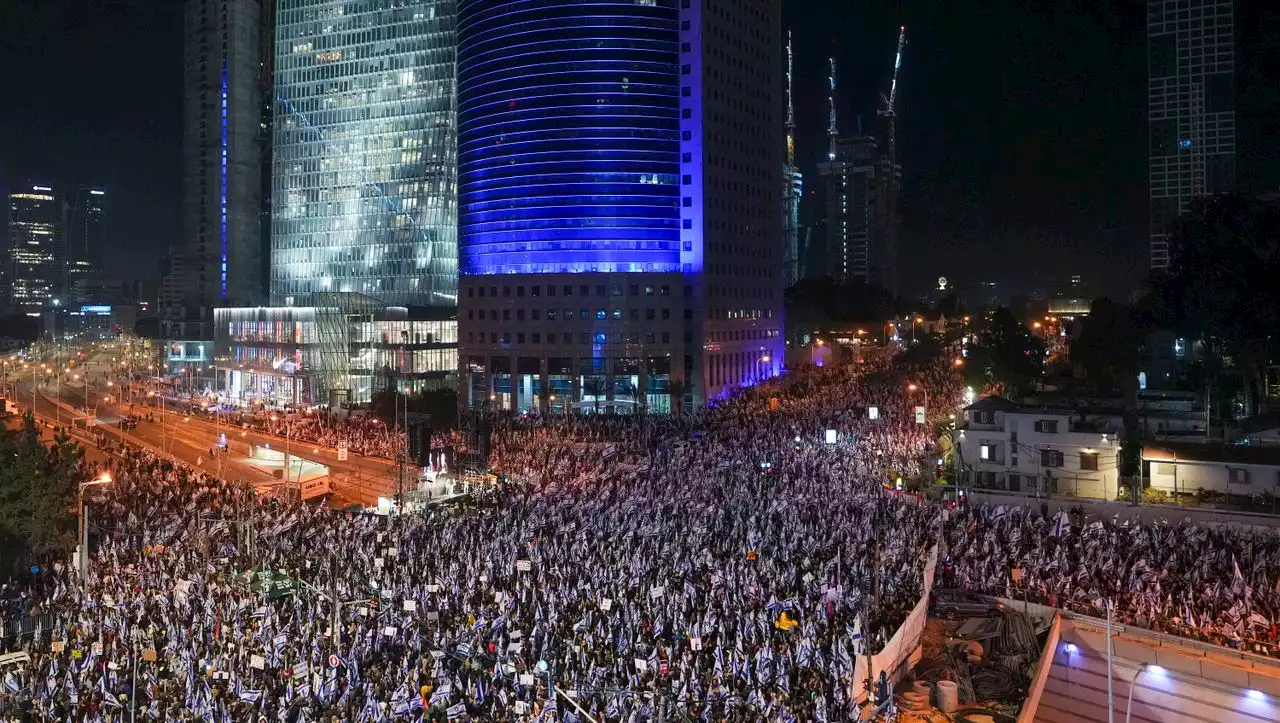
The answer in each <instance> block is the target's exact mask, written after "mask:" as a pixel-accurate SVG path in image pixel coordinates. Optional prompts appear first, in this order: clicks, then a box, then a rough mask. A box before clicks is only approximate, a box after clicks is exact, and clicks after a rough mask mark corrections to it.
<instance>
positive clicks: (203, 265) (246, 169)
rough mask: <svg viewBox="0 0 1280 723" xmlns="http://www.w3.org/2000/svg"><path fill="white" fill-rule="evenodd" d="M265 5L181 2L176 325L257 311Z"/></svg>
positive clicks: (257, 0) (256, 1)
mask: <svg viewBox="0 0 1280 723" xmlns="http://www.w3.org/2000/svg"><path fill="white" fill-rule="evenodd" d="M261 34H262V0H187V2H186V8H185V44H184V66H183V81H184V83H183V87H184V96H183V139H182V141H183V205H182V224H183V225H182V238H181V243H180V246H181V253H183V254H185V255H186V256H187V257H188V262H187V263H185V264H183V269H184V271H185V273H186V274H187V276H186V278H183V279H181V280H180V283H176V284H174V285H175V286H177V287H178V288H181V289H183V291H184V299H183V306H184V307H185V308H184V309H182V310H171V311H170V313H169V316H170V317H171V318H174V319H179V318H182V319H188V320H189V319H192V318H199V319H201V320H212V309H213V307H215V306H224V305H228V304H257V303H261V302H262V300H263V298H264V293H263V292H264V284H263V280H262V236H261V232H260V221H259V212H260V210H261V207H262V178H261V163H262V161H261V156H262V144H261V141H260V132H261V124H262V96H261V92H262V85H261V73H262V62H261V61H262V58H261V47H262V45H261V43H262V38H261Z"/></svg>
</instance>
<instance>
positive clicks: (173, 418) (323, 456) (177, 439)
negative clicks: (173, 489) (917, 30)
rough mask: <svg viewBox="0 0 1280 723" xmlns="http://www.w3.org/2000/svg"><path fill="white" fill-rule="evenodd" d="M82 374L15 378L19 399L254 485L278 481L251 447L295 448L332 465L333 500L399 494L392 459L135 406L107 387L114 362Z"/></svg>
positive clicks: (367, 500)
mask: <svg viewBox="0 0 1280 723" xmlns="http://www.w3.org/2000/svg"><path fill="white" fill-rule="evenodd" d="M78 374H79V376H80V379H79V380H78V381H77V380H66V379H65V378H64V381H63V383H62V385H61V388H60V389H58V387H57V385H55V384H53V383H52V382H49V381H47V380H46V381H44V382H37V381H36V380H35V379H34V378H33V376H32V375H31V374H27V375H25V376H19V377H17V381H16V386H17V392H18V394H17V395H16V400H17V401H18V402H19V403H20V404H23V405H24V406H28V407H29V406H31V404H32V401H33V399H34V403H35V410H36V415H37V416H38V417H41V418H44V419H48V420H50V421H53V420H60V421H61V423H62V425H64V426H72V425H73V424H75V426H77V427H80V426H81V425H83V424H84V422H80V423H79V424H76V423H74V422H73V421H72V420H73V419H74V418H75V417H79V418H81V419H82V420H85V421H87V418H88V417H89V416H90V414H92V415H93V417H94V418H95V419H96V422H97V425H96V429H97V430H100V431H101V432H103V433H104V434H106V435H107V436H108V438H109V439H112V440H119V439H123V440H124V441H126V442H128V443H131V444H133V445H135V446H142V447H146V448H150V449H152V450H155V451H162V452H164V453H167V454H171V455H172V456H173V457H175V458H176V459H178V460H180V461H182V462H184V463H186V464H189V465H192V466H198V467H200V468H201V469H203V470H205V471H206V472H207V473H210V474H215V475H217V476H219V477H222V478H224V479H228V480H241V481H245V482H249V483H251V484H255V485H263V484H271V483H278V480H274V478H272V476H271V475H270V473H268V472H266V471H264V470H261V469H259V468H257V467H253V466H251V465H249V464H247V463H245V461H244V460H245V459H246V458H247V457H248V456H249V453H250V451H251V448H252V447H254V446H268V447H270V448H271V449H274V450H278V451H284V450H285V449H288V452H289V454H290V455H291V456H293V457H298V458H301V459H306V460H308V461H311V462H315V463H318V464H322V465H325V466H326V467H328V468H329V471H330V482H331V487H332V489H333V495H332V496H333V497H334V499H333V500H332V502H333V503H334V504H337V505H344V504H351V503H358V504H361V505H373V504H376V502H377V498H378V497H379V496H383V497H389V496H394V495H395V492H396V488H397V484H396V466H395V464H394V463H393V462H391V461H389V460H384V459H378V458H373V457H361V456H359V455H355V454H351V455H349V457H348V459H347V460H345V461H339V460H338V451H337V450H336V449H329V448H324V447H314V446H310V445H306V444H300V443H297V442H294V441H291V440H286V439H284V438H282V437H276V436H274V435H269V434H263V433H260V432H256V431H253V430H249V429H243V428H240V427H228V426H227V425H225V424H219V423H216V422H215V421H213V420H212V419H208V418H205V417H203V416H199V415H196V416H189V415H186V414H184V413H182V411H179V410H177V409H175V408H174V405H173V404H172V403H167V404H166V403H163V402H162V401H161V400H160V398H153V399H152V400H151V401H152V404H150V405H147V404H143V403H137V404H132V405H131V404H129V403H128V395H127V394H126V399H125V401H124V402H121V401H120V399H119V386H118V385H117V384H116V383H115V381H114V380H112V382H111V384H110V386H108V384H107V382H108V380H109V379H108V378H104V374H108V375H109V374H110V365H109V363H106V362H102V361H98V360H96V359H93V358H89V359H86V360H85V362H84V363H83V364H82V365H80V367H79V369H78ZM36 384H38V386H36V387H35V391H36V394H35V396H34V398H33V396H32V391H33V385H36ZM58 392H60V393H61V397H60V399H61V401H62V405H58V404H55V402H54V399H55V398H57V393H58ZM86 398H87V399H88V400H89V403H88V405H87V408H88V413H86V411H85V409H86ZM141 399H145V397H141V395H135V401H139V402H140V401H141ZM128 414H135V415H137V416H138V417H140V418H141V419H142V420H143V421H140V422H139V423H138V425H137V427H135V428H134V429H130V430H121V429H120V427H119V425H118V422H119V420H120V419H121V418H122V417H124V416H126V415H128ZM224 434H225V435H226V439H227V444H228V452H227V454H225V455H218V456H217V457H211V456H210V450H211V449H212V448H213V447H215V446H216V445H217V444H218V442H219V440H220V439H221V437H222V435H224ZM82 441H83V440H82ZM413 472H414V470H413V468H411V467H406V469H405V477H406V481H405V488H406V489H413V488H414V487H415V484H416V483H415V482H414V481H413V478H414V474H413Z"/></svg>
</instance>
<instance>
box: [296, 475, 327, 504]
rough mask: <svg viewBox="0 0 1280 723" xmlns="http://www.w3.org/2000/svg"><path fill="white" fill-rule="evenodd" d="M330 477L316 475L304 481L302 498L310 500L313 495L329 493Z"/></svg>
mask: <svg viewBox="0 0 1280 723" xmlns="http://www.w3.org/2000/svg"><path fill="white" fill-rule="evenodd" d="M329 492H330V489H329V477H328V475H326V476H324V477H316V478H315V479H309V480H307V481H306V482H303V483H302V499H304V500H309V499H311V498H313V497H319V496H321V495H327V494H329Z"/></svg>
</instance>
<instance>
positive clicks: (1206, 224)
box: [1154, 195, 1280, 414]
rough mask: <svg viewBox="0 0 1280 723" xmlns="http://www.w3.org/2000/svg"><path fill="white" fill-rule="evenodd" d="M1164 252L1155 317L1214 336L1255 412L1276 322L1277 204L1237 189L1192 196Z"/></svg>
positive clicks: (1279, 318) (1279, 315)
mask: <svg viewBox="0 0 1280 723" xmlns="http://www.w3.org/2000/svg"><path fill="white" fill-rule="evenodd" d="M1169 257H1170V258H1169V261H1170V264H1169V271H1168V273H1167V274H1165V275H1163V276H1160V277H1157V278H1156V279H1155V280H1154V286H1155V289H1156V297H1157V299H1156V300H1157V307H1158V308H1159V309H1160V310H1161V312H1162V313H1161V321H1162V322H1164V323H1165V324H1166V325H1167V326H1168V327H1169V328H1170V329H1171V330H1173V331H1175V332H1177V333H1179V334H1181V335H1182V336H1185V337H1187V338H1191V339H1200V340H1203V341H1205V342H1207V343H1210V344H1212V342H1213V341H1214V340H1217V341H1219V342H1220V343H1221V345H1222V348H1223V351H1224V352H1225V354H1226V355H1227V356H1228V357H1229V358H1230V359H1231V360H1232V361H1233V362H1234V364H1235V366H1236V368H1237V370H1238V372H1239V373H1240V375H1241V377H1242V379H1243V382H1244V384H1245V388H1246V390H1247V392H1246V397H1247V399H1246V403H1247V404H1248V412H1249V413H1250V414H1252V413H1254V412H1256V411H1257V399H1258V396H1259V392H1260V391H1261V387H1262V384H1261V380H1262V372H1263V370H1264V369H1265V368H1266V366H1267V364H1268V363H1269V361H1270V358H1271V356H1272V354H1271V352H1272V348H1271V347H1272V338H1271V337H1272V333H1273V330H1274V329H1275V328H1277V326H1280V288H1277V285H1276V283H1275V280H1276V278H1280V276H1278V275H1280V207H1277V206H1276V205H1275V204H1266V203H1261V202H1259V201H1255V200H1252V199H1247V198H1244V197H1241V196H1238V195H1225V196H1213V197H1210V198H1206V199H1203V200H1201V201H1198V202H1197V203H1196V204H1195V205H1193V207H1192V210H1191V212H1190V213H1188V214H1186V215H1184V216H1182V217H1180V218H1179V219H1178V221H1177V223H1176V224H1175V226H1174V228H1173V235H1172V237H1171V238H1170V243H1169Z"/></svg>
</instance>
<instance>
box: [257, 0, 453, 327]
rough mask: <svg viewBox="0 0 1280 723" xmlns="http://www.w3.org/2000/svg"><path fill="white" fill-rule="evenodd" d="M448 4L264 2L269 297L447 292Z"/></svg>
mask: <svg viewBox="0 0 1280 723" xmlns="http://www.w3.org/2000/svg"><path fill="white" fill-rule="evenodd" d="M455 21H456V15H455V10H454V3H453V2H451V1H450V0H399V1H398V2H394V3H388V2H385V0H280V1H279V2H278V4H277V6H276V62H275V82H276V99H275V121H274V128H273V133H274V136H275V138H274V154H275V155H274V159H273V163H274V178H273V184H272V191H273V199H272V203H273V208H272V211H273V215H272V228H271V298H272V302H273V303H275V304H298V305H302V304H307V303H311V300H312V297H313V295H315V294H318V293H325V292H357V293H362V294H366V295H369V296H372V297H375V298H377V299H378V300H380V301H382V302H383V303H386V304H395V305H403V306H452V305H454V304H455V303H456V300H457V272H458V256H457V187H456V178H457V171H456V166H457V160H456V159H457V138H456V135H455V125H454V116H455V113H454V62H455V54H456V48H455Z"/></svg>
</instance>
